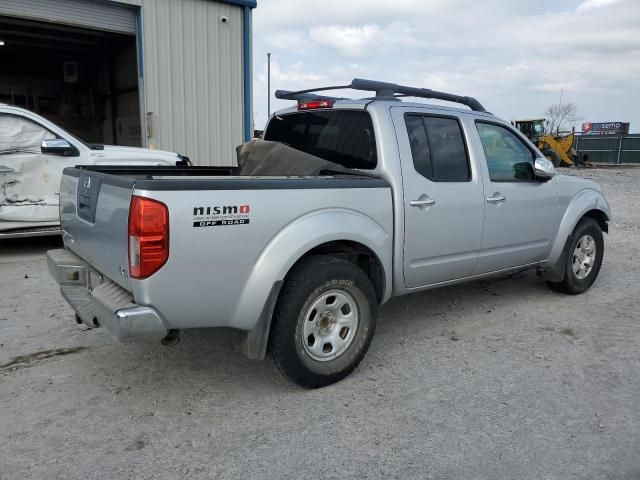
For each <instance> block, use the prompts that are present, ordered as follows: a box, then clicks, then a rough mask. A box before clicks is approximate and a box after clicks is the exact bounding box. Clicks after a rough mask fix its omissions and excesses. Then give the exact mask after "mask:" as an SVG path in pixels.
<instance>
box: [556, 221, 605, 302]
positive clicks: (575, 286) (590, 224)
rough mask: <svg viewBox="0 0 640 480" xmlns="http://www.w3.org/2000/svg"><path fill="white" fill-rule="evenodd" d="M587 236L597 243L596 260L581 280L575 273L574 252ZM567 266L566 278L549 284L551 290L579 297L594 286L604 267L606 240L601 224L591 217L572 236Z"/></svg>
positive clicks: (577, 227)
mask: <svg viewBox="0 0 640 480" xmlns="http://www.w3.org/2000/svg"><path fill="white" fill-rule="evenodd" d="M585 235H589V236H591V238H593V240H594V241H595V247H596V252H595V259H594V261H593V266H592V267H591V270H590V271H589V273H588V274H587V276H586V277H584V278H582V279H580V278H578V277H577V276H576V274H575V273H574V271H573V263H574V258H573V257H574V251H575V249H576V247H577V245H578V242H579V241H580V239H582V238H583V237H584V236H585ZM565 257H566V258H565V264H564V278H563V279H562V281H560V282H547V285H549V288H551V290H553V291H556V292H562V293H568V294H570V295H577V294H579V293H582V292H585V291H586V290H588V289H589V287H591V285H593V282H595V280H596V278H597V277H598V273H599V272H600V267H601V266H602V258H603V257H604V239H603V237H602V228H601V227H600V224H599V223H598V222H597V221H596V220H595V219H593V218H591V217H584V218H583V219H582V220H580V222H579V223H578V225H576V228H574V230H573V233H572V234H571V240H570V241H569V242H568V243H567V251H566V252H565Z"/></svg>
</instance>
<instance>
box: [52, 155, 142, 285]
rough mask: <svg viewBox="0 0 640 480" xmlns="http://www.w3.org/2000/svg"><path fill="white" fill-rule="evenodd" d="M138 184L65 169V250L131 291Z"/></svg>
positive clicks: (62, 213) (62, 200) (62, 201)
mask: <svg viewBox="0 0 640 480" xmlns="http://www.w3.org/2000/svg"><path fill="white" fill-rule="evenodd" d="M133 184H134V180H133V179H131V178H124V177H118V176H115V175H105V174H103V173H100V172H93V171H89V170H79V169H73V168H69V169H65V171H64V175H63V178H62V183H61V186H60V220H61V225H62V236H63V239H64V243H65V246H66V247H67V248H68V249H69V250H71V251H73V252H74V253H76V254H77V255H78V256H79V257H81V258H82V259H83V260H84V261H85V262H87V263H88V264H89V265H90V266H91V267H92V268H94V269H95V270H96V271H97V273H98V274H102V275H105V276H107V277H108V278H109V279H111V280H112V281H113V282H115V283H117V284H118V285H120V286H121V287H122V288H124V289H126V290H128V291H131V281H130V279H129V272H128V270H129V266H128V265H129V253H128V224H129V205H130V203H131V195H132V190H133Z"/></svg>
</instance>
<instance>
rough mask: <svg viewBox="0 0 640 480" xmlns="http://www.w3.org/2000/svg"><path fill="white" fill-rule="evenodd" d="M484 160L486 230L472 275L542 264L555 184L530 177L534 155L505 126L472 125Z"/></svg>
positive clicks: (554, 218)
mask: <svg viewBox="0 0 640 480" xmlns="http://www.w3.org/2000/svg"><path fill="white" fill-rule="evenodd" d="M476 129H477V130H476V131H477V135H478V140H479V143H480V144H481V145H482V150H483V152H484V156H485V162H483V168H485V169H486V170H485V175H484V178H485V192H486V198H485V202H486V208H485V226H484V234H483V238H482V247H481V249H480V256H479V258H478V265H477V267H476V269H475V272H474V273H476V274H482V273H487V272H493V271H497V270H502V269H507V268H511V267H516V266H520V265H527V264H532V263H535V262H539V261H540V260H543V259H544V258H545V257H546V255H547V254H548V252H549V249H550V247H551V242H552V241H553V239H554V234H555V232H556V230H557V225H558V221H559V218H558V215H559V213H558V211H559V210H558V208H559V207H558V193H557V187H556V184H557V182H556V180H555V179H553V178H552V179H551V180H541V179H538V178H536V177H535V175H534V170H533V162H534V159H535V156H536V153H535V151H534V150H533V149H532V148H531V146H530V145H528V144H527V143H526V142H525V140H524V139H522V138H521V137H520V135H518V134H517V133H516V132H514V131H513V130H512V129H511V128H509V127H507V126H506V125H502V124H497V123H491V122H485V121H476Z"/></svg>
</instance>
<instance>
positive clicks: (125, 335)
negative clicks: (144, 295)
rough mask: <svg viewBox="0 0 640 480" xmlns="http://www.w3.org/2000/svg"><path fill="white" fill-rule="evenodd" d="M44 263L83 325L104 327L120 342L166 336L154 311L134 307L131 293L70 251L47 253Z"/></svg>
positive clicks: (166, 329) (165, 331) (165, 329)
mask: <svg viewBox="0 0 640 480" xmlns="http://www.w3.org/2000/svg"><path fill="white" fill-rule="evenodd" d="M47 263H48V265H49V272H50V273H51V276H52V277H53V278H54V279H55V281H56V282H57V283H58V285H60V292H61V293H62V296H63V297H64V299H65V300H66V301H67V302H68V303H69V305H71V307H72V308H73V309H74V310H75V312H76V314H77V315H78V317H80V319H81V320H82V322H83V323H84V324H86V325H88V326H90V327H98V326H100V327H104V328H106V329H107V330H108V331H109V333H111V334H112V335H113V336H114V337H116V338H117V339H118V340H120V341H132V340H138V339H143V338H148V339H155V340H160V339H162V338H164V337H166V336H167V333H168V332H169V329H168V328H167V327H166V326H165V325H164V322H163V321H162V318H161V317H160V315H159V314H158V312H157V311H156V310H155V309H154V308H152V307H145V306H140V305H136V304H135V303H133V297H132V295H131V293H129V292H128V291H126V290H125V289H123V288H122V287H120V286H119V285H117V284H116V283H114V282H112V281H111V280H108V279H106V278H104V277H102V276H101V275H100V274H98V273H96V272H94V271H92V270H91V269H90V267H89V265H87V263H86V262H84V261H83V260H82V259H81V258H80V257H78V256H77V255H75V254H73V253H72V252H70V251H69V250H64V249H56V250H49V251H48V252H47Z"/></svg>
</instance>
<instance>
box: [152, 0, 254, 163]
mask: <svg viewBox="0 0 640 480" xmlns="http://www.w3.org/2000/svg"><path fill="white" fill-rule="evenodd" d="M141 5H142V31H143V58H144V60H143V64H144V97H145V104H146V105H145V108H146V111H147V112H153V113H152V115H151V116H150V119H151V121H150V127H151V128H150V132H151V137H150V138H149V139H148V145H149V146H150V147H155V148H160V149H170V150H175V151H178V152H179V153H182V154H184V155H187V156H189V157H190V158H191V159H192V161H193V162H194V163H195V164H196V165H229V164H231V163H235V147H236V146H237V145H239V144H240V143H242V141H243V82H242V80H243V72H242V8H240V7H237V6H233V5H229V4H225V3H219V2H216V1H211V0H180V1H176V0H142V2H141ZM222 17H227V21H226V22H225V23H223V22H222V21H221V18H222Z"/></svg>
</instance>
